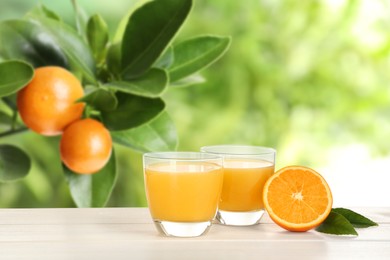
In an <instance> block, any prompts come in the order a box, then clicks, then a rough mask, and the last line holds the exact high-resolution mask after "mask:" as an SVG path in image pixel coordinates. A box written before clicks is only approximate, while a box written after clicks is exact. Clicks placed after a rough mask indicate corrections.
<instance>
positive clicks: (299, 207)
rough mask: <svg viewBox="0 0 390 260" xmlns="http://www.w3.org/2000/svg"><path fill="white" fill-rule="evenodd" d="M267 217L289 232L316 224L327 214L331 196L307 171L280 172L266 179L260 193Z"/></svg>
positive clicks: (315, 174)
mask: <svg viewBox="0 0 390 260" xmlns="http://www.w3.org/2000/svg"><path fill="white" fill-rule="evenodd" d="M264 199H265V201H266V208H267V211H268V213H269V215H270V217H271V218H272V219H273V220H274V221H275V222H276V223H277V224H279V225H281V226H282V227H284V228H286V229H288V230H292V231H305V230H308V229H310V228H313V227H315V226H317V225H319V224H320V223H321V222H322V221H323V220H324V219H325V218H326V217H327V216H328V214H329V212H330V210H331V207H332V195H331V192H330V189H329V186H328V185H327V183H326V182H325V180H324V179H323V178H322V177H321V176H320V175H319V174H318V173H315V172H314V171H312V170H311V169H304V168H301V167H295V168H292V169H286V168H285V169H282V170H281V172H279V173H278V172H277V173H276V174H275V176H273V177H272V178H270V180H269V182H268V183H267V184H266V187H265V191H264Z"/></svg>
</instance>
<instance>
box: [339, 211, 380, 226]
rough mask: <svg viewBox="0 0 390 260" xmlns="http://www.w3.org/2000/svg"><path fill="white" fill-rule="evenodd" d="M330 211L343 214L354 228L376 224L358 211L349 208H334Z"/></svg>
mask: <svg viewBox="0 0 390 260" xmlns="http://www.w3.org/2000/svg"><path fill="white" fill-rule="evenodd" d="M332 211H333V212H336V213H338V214H340V215H343V216H344V217H345V218H346V219H347V220H348V221H349V222H350V223H351V224H352V226H354V227H355V228H367V227H372V226H378V224H377V223H375V222H374V221H372V220H371V219H368V218H366V217H365V216H363V215H360V214H359V213H356V212H354V211H352V210H350V209H345V208H334V209H332Z"/></svg>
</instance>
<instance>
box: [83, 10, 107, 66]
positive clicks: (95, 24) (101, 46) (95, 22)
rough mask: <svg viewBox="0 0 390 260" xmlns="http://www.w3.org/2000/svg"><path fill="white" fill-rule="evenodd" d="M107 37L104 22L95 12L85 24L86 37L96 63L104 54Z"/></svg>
mask: <svg viewBox="0 0 390 260" xmlns="http://www.w3.org/2000/svg"><path fill="white" fill-rule="evenodd" d="M108 37H109V35H108V28H107V25H106V22H105V21H104V20H103V18H102V17H101V16H100V15H98V14H95V15H94V16H92V17H91V18H90V19H89V21H88V24H87V39H88V43H89V46H90V47H91V50H92V53H93V56H94V58H95V61H96V62H97V63H100V62H101V61H102V60H103V59H104V57H105V56H106V53H105V52H106V47H107V43H108V40H109V38H108Z"/></svg>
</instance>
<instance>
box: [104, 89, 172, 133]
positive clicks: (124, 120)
mask: <svg viewBox="0 0 390 260" xmlns="http://www.w3.org/2000/svg"><path fill="white" fill-rule="evenodd" d="M116 97H117V99H118V106H117V107H116V109H115V110H112V111H109V112H106V111H102V113H101V116H102V119H103V123H104V125H105V126H106V127H107V128H108V129H109V130H111V131H120V130H126V129H130V128H133V127H137V126H139V125H142V124H144V123H146V122H148V121H150V120H151V119H153V118H154V117H156V116H157V115H158V114H160V113H161V112H162V111H163V110H164V108H165V103H164V102H163V100H162V99H160V98H146V97H141V96H136V95H132V94H128V93H123V92H117V93H116Z"/></svg>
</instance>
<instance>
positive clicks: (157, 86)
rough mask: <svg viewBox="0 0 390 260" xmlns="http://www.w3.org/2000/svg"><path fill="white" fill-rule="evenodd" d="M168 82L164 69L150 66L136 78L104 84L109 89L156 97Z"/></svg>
mask: <svg viewBox="0 0 390 260" xmlns="http://www.w3.org/2000/svg"><path fill="white" fill-rule="evenodd" d="M168 82H169V79H168V74H167V72H166V71H165V70H162V69H158V68H151V69H150V70H149V71H148V72H146V74H145V75H143V76H141V77H139V78H138V79H134V80H131V81H113V82H108V83H106V84H105V85H104V86H105V87H107V88H109V89H113V90H118V91H122V92H125V93H129V94H134V95H139V96H143V97H158V96H161V94H162V93H163V91H164V90H165V89H166V87H167V86H168Z"/></svg>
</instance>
